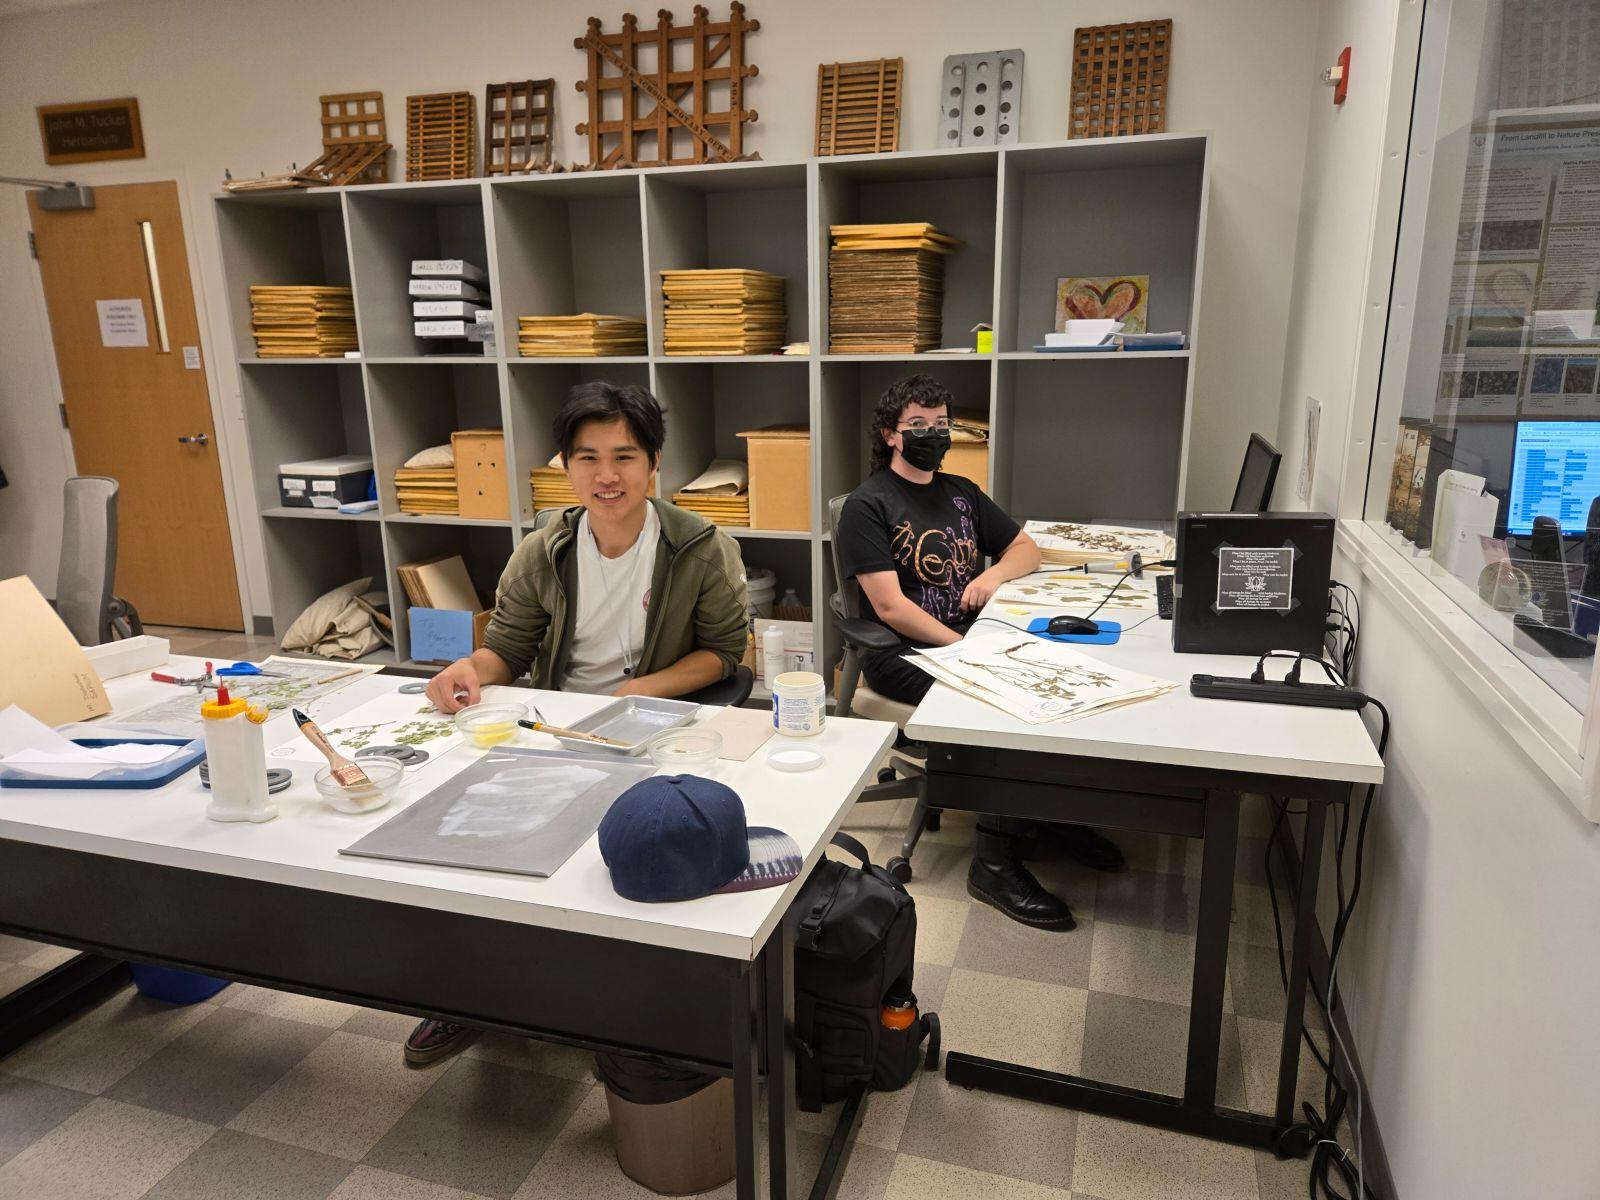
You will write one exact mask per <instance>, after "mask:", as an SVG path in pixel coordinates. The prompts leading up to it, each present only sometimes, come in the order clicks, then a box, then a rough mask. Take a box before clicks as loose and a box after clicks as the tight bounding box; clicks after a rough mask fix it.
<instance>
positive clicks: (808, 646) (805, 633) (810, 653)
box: [752, 617, 817, 679]
mask: <svg viewBox="0 0 1600 1200" xmlns="http://www.w3.org/2000/svg"><path fill="white" fill-rule="evenodd" d="M752 624H753V625H754V627H755V629H754V632H755V638H756V643H755V645H756V661H755V673H756V678H757V679H761V678H763V676H764V673H765V668H766V661H767V656H766V653H765V652H764V651H763V650H762V648H761V641H762V638H761V635H762V634H763V633H765V632H766V631H767V630H768V629H770V628H771V627H772V626H774V625H776V626H777V627H778V629H779V630H780V631H781V632H782V633H783V668H782V669H783V670H784V671H815V670H816V669H817V665H816V664H817V652H816V649H815V643H814V642H813V641H812V640H811V622H810V621H774V620H772V619H770V618H768V617H756V618H755V620H754V621H753V622H752ZM780 674H781V672H780Z"/></svg>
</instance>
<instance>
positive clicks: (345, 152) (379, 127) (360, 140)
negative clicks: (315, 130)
mask: <svg viewBox="0 0 1600 1200" xmlns="http://www.w3.org/2000/svg"><path fill="white" fill-rule="evenodd" d="M318 100H319V102H320V103H321V105H322V155H321V157H320V158H318V159H317V160H316V161H315V162H311V163H308V164H307V165H306V168H305V171H304V172H303V174H304V175H306V176H309V177H311V178H312V179H314V180H316V181H317V182H319V183H326V184H333V185H342V184H349V183H388V182H389V151H390V150H392V149H393V147H392V146H391V145H390V144H389V134H388V129H387V127H386V126H385V124H384V119H383V93H382V92H341V93H340V94H338V95H335V96H320V97H318Z"/></svg>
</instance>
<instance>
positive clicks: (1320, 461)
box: [1273, 0, 1400, 512]
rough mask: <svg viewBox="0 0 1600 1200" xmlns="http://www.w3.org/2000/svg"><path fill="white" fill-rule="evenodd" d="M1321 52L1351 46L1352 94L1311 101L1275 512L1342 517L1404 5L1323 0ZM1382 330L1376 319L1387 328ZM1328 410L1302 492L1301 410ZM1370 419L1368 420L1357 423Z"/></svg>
mask: <svg viewBox="0 0 1600 1200" xmlns="http://www.w3.org/2000/svg"><path fill="white" fill-rule="evenodd" d="M1320 7H1321V14H1320V19H1319V21H1318V25H1317V35H1316V41H1315V50H1314V54H1315V57H1316V61H1317V63H1318V69H1319V70H1320V69H1321V67H1324V66H1331V65H1333V62H1334V60H1335V59H1336V58H1337V57H1338V55H1339V51H1340V50H1342V49H1343V48H1344V47H1346V46H1349V47H1350V48H1351V57H1350V88H1349V92H1348V94H1347V96H1346V98H1345V102H1344V103H1343V104H1342V105H1335V104H1334V103H1333V89H1332V88H1331V87H1324V88H1322V89H1321V90H1320V92H1319V93H1318V94H1317V95H1316V96H1314V97H1313V98H1312V102H1311V110H1310V118H1309V120H1308V122H1307V125H1306V163H1305V185H1304V187H1303V188H1302V189H1301V192H1300V227H1299V237H1298V240H1297V245H1296V248H1295V260H1294V284H1293V292H1292V298H1291V301H1290V306H1289V331H1288V341H1287V344H1286V345H1285V347H1284V368H1283V386H1282V392H1281V394H1282V406H1281V408H1280V413H1279V421H1278V448H1279V449H1280V450H1282V451H1283V466H1282V468H1281V470H1280V472H1279V475H1278V485H1277V489H1276V492H1275V493H1274V499H1273V504H1274V507H1277V508H1285V509H1301V508H1311V509H1318V510H1321V511H1325V512H1337V511H1338V497H1339V490H1340V486H1341V476H1342V468H1343V464H1344V456H1345V453H1346V450H1347V447H1348V445H1349V433H1348V430H1349V428H1350V424H1351V417H1352V413H1353V412H1354V411H1356V410H1359V409H1360V407H1361V405H1360V404H1359V402H1358V403H1355V404H1353V403H1352V391H1353V388H1354V385H1355V366H1356V361H1355V355H1354V353H1353V349H1354V347H1355V344H1356V339H1357V335H1358V333H1359V332H1360V326H1361V319H1362V296H1363V295H1364V294H1365V293H1366V291H1367V288H1368V283H1369V280H1368V274H1367V265H1366V264H1367V256H1366V254H1365V249H1366V247H1367V246H1368V245H1369V244H1370V243H1371V240H1372V236H1373V232H1374V222H1375V220H1376V219H1377V214H1376V213H1375V211H1374V204H1373V197H1374V193H1375V191H1376V188H1377V182H1378V175H1379V169H1380V167H1381V165H1382V160H1383V153H1384V148H1383V129H1384V123H1385V120H1386V119H1387V115H1388V111H1389V80H1390V77H1391V73H1392V66H1393V55H1394V42H1395V37H1394V30H1395V24H1396V20H1397V14H1398V10H1399V7H1400V3H1399V0H1324V2H1323V3H1322V5H1321V6H1320ZM1381 326H1382V323H1381V322H1379V327H1380V328H1381ZM1313 399H1315V400H1316V401H1318V402H1320V404H1321V422H1320V433H1319V436H1318V438H1317V448H1316V459H1317V461H1316V464H1315V470H1314V472H1313V476H1312V489H1311V495H1310V497H1309V498H1308V500H1307V501H1304V502H1302V501H1301V500H1299V499H1298V498H1297V496H1296V492H1295V489H1296V483H1297V481H1298V479H1299V475H1300V468H1301V462H1302V458H1303V455H1304V449H1305V420H1306V410H1307V408H1308V407H1309V406H1310V405H1311V403H1312V401H1313ZM1362 419H1363V420H1366V421H1368V422H1370V419H1371V418H1370V410H1368V415H1366V416H1364V417H1363V418H1362Z"/></svg>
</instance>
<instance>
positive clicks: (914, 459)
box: [900, 426, 950, 471]
mask: <svg viewBox="0 0 1600 1200" xmlns="http://www.w3.org/2000/svg"><path fill="white" fill-rule="evenodd" d="M949 450H950V431H949V430H948V429H939V428H936V427H934V426H929V427H928V428H926V429H902V430H901V431H900V457H901V458H903V459H905V460H906V461H907V462H908V463H910V464H911V465H912V466H913V467H915V468H916V469H917V470H919V471H937V470H938V469H939V464H940V463H942V462H943V461H944V456H945V455H946V454H947V453H948V452H949Z"/></svg>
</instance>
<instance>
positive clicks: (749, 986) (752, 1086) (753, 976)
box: [730, 963, 761, 1200]
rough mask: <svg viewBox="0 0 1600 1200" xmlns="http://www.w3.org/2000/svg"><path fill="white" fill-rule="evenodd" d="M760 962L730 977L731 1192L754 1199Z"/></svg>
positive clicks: (758, 1127) (758, 1151)
mask: <svg viewBox="0 0 1600 1200" xmlns="http://www.w3.org/2000/svg"><path fill="white" fill-rule="evenodd" d="M759 977H760V970H759V964H757V963H752V964H751V966H750V969H749V970H747V971H741V972H740V973H739V975H738V976H737V977H736V978H735V979H734V981H733V996H732V1004H731V1006H730V1007H731V1011H732V1014H733V1021H732V1030H731V1032H732V1034H733V1154H734V1194H735V1195H736V1196H737V1197H738V1200H756V1198H757V1197H758V1196H759V1195H760V1194H761V1181H760V1180H759V1179H757V1178H756V1172H757V1169H758V1167H759V1165H760V1160H761V1122H760V1116H759V1105H758V1103H757V1090H756V1068H757V1061H758V1059H759V1058H760V1050H761V1046H760V1041H759V1038H760V1023H759V1021H758V1020H757V1019H756V1018H757V1015H758V1013H759V1005H758V1001H757V996H756V990H757V989H756V984H757V981H758V980H759Z"/></svg>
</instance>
